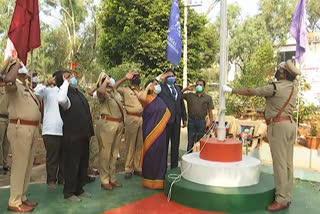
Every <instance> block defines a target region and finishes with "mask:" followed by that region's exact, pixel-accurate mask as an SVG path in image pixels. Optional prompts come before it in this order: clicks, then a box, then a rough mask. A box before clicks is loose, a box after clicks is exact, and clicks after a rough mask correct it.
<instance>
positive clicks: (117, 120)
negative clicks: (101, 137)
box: [101, 114, 123, 123]
mask: <svg viewBox="0 0 320 214" xmlns="http://www.w3.org/2000/svg"><path fill="white" fill-rule="evenodd" d="M101 119H103V120H109V121H113V122H118V123H121V122H122V121H123V120H122V118H114V117H109V116H107V115H105V114H101Z"/></svg>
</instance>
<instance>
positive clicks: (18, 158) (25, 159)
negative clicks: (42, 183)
mask: <svg viewBox="0 0 320 214" xmlns="http://www.w3.org/2000/svg"><path fill="white" fill-rule="evenodd" d="M7 134H8V140H9V142H10V143H11V150H12V165H11V177H10V198H9V206H14V207H16V206H19V205H20V204H21V203H22V201H25V200H27V196H26V193H27V190H28V186H29V182H30V176H31V170H32V164H33V157H34V145H35V144H34V142H35V141H36V140H37V138H38V137H39V127H38V126H30V125H21V124H12V123H9V125H8V133H7Z"/></svg>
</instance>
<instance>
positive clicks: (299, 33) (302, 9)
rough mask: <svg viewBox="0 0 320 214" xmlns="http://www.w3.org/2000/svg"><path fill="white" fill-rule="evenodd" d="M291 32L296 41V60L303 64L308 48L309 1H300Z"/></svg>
mask: <svg viewBox="0 0 320 214" xmlns="http://www.w3.org/2000/svg"><path fill="white" fill-rule="evenodd" d="M289 32H290V34H291V35H292V36H293V38H295V40H296V60H297V61H299V62H300V64H301V62H302V59H303V58H302V57H303V54H304V53H305V52H306V47H307V33H308V32H307V0H299V2H298V4H297V6H296V10H295V12H294V15H293V18H292V21H291V25H290V29H289Z"/></svg>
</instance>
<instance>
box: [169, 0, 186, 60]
mask: <svg viewBox="0 0 320 214" xmlns="http://www.w3.org/2000/svg"><path fill="white" fill-rule="evenodd" d="M181 48H182V45H181V23H180V13H179V1H178V0H172V5H171V11H170V18H169V29H168V36H167V51H166V56H167V59H168V60H169V61H170V62H171V63H172V64H173V65H174V66H177V65H178V64H179V62H180V59H181Z"/></svg>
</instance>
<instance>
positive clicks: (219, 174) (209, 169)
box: [181, 152, 261, 187]
mask: <svg viewBox="0 0 320 214" xmlns="http://www.w3.org/2000/svg"><path fill="white" fill-rule="evenodd" d="M260 163H261V162H260V160H258V159H256V158H253V157H249V156H246V155H243V157H242V161H239V162H231V163H223V162H213V161H206V160H202V159H200V157H199V152H194V153H190V154H186V155H183V156H182V164H181V170H182V171H185V172H184V173H183V175H182V176H183V177H184V178H185V179H186V180H189V181H192V182H195V183H198V184H204V185H209V186H218V187H243V186H251V185H255V184H257V183H259V178H260Z"/></svg>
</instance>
